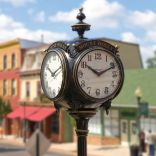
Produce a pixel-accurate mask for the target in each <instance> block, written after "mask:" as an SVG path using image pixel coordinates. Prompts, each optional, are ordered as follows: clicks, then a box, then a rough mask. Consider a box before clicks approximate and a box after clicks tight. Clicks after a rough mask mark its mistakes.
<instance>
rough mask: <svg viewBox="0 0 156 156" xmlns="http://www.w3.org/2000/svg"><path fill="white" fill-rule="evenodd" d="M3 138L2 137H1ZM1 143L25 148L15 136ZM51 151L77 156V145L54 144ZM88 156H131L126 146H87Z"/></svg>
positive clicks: (21, 139)
mask: <svg viewBox="0 0 156 156" xmlns="http://www.w3.org/2000/svg"><path fill="white" fill-rule="evenodd" d="M0 138H1V136H0ZM0 141H1V142H6V143H13V144H18V145H22V146H24V143H23V138H15V136H13V135H10V136H3V139H0ZM49 150H52V151H58V152H64V153H73V155H75V156H76V155H77V154H76V153H77V143H73V142H72V143H52V144H51V146H50V148H49ZM87 153H88V156H114V155H115V156H130V152H129V147H126V146H120V145H116V146H97V145H87ZM143 156H147V153H143Z"/></svg>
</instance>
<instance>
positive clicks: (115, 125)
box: [104, 110, 126, 136]
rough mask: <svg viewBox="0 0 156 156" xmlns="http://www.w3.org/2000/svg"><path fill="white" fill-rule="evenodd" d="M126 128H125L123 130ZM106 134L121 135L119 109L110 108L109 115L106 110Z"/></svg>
mask: <svg viewBox="0 0 156 156" xmlns="http://www.w3.org/2000/svg"><path fill="white" fill-rule="evenodd" d="M123 127H124V125H123ZM125 130H126V129H123V131H125ZM104 134H105V136H119V112H118V110H110V111H109V114H108V115H107V114H106V113H105V112H104Z"/></svg>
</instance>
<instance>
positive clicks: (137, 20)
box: [126, 10, 156, 30]
mask: <svg viewBox="0 0 156 156" xmlns="http://www.w3.org/2000/svg"><path fill="white" fill-rule="evenodd" d="M126 22H127V23H128V24H129V25H133V26H137V27H142V28H144V29H146V30H150V29H156V13H154V12H153V11H151V10H146V11H145V12H140V11H134V12H132V11H129V14H128V16H127V19H126Z"/></svg>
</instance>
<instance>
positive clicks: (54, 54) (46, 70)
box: [41, 50, 66, 100]
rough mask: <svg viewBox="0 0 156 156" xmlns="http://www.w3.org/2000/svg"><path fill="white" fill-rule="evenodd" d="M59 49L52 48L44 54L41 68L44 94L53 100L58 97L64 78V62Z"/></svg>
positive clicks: (62, 87)
mask: <svg viewBox="0 0 156 156" xmlns="http://www.w3.org/2000/svg"><path fill="white" fill-rule="evenodd" d="M61 54H63V53H61V51H59V50H53V51H50V52H48V53H47V54H46V56H45V58H44V60H43V63H42V68H41V83H42V88H43V91H44V93H45V94H46V96H47V97H48V98H49V99H51V100H55V99H58V98H60V96H61V95H60V93H61V91H62V90H63V89H64V87H65V85H64V83H65V79H66V72H65V71H66V63H65V62H64V60H65V58H64V55H61Z"/></svg>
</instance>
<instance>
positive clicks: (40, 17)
mask: <svg viewBox="0 0 156 156" xmlns="http://www.w3.org/2000/svg"><path fill="white" fill-rule="evenodd" d="M35 20H36V21H39V22H44V21H45V13H44V11H41V12H39V13H37V14H36V16H35Z"/></svg>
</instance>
